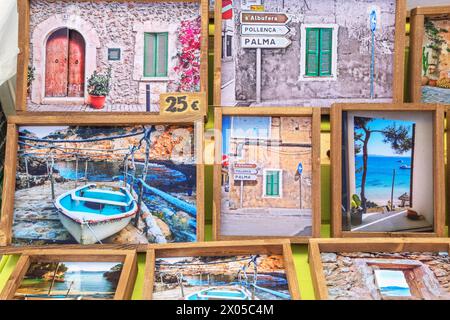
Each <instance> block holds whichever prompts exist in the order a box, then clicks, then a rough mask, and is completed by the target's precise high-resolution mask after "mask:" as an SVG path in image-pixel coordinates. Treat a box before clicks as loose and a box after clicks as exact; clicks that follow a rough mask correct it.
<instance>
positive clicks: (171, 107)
mask: <svg viewBox="0 0 450 320" xmlns="http://www.w3.org/2000/svg"><path fill="white" fill-rule="evenodd" d="M159 99H160V101H159V113H160V114H165V115H174V114H204V105H205V100H206V95H205V94H204V93H200V92H195V93H194V92H177V93H163V94H161V95H160V98H159Z"/></svg>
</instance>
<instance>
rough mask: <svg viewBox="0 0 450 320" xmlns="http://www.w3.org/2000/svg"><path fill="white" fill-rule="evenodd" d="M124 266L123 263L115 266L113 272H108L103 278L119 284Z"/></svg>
mask: <svg viewBox="0 0 450 320" xmlns="http://www.w3.org/2000/svg"><path fill="white" fill-rule="evenodd" d="M122 267H123V265H122V264H121V263H119V264H117V265H115V266H114V267H112V268H111V270H109V271H106V272H105V273H104V274H103V276H104V277H105V278H106V279H107V280H108V281H110V282H112V283H118V282H119V278H120V275H121V273H122Z"/></svg>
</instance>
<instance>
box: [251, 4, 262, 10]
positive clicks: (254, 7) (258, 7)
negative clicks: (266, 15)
mask: <svg viewBox="0 0 450 320" xmlns="http://www.w3.org/2000/svg"><path fill="white" fill-rule="evenodd" d="M250 10H251V11H264V6H262V5H251V6H250Z"/></svg>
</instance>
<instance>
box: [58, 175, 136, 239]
mask: <svg viewBox="0 0 450 320" xmlns="http://www.w3.org/2000/svg"><path fill="white" fill-rule="evenodd" d="M55 206H56V208H57V209H58V216H59V219H60V221H61V223H62V224H63V226H64V227H65V228H66V229H67V231H69V233H70V234H71V235H72V236H73V237H74V238H75V240H76V241H77V242H78V243H80V244H94V243H98V242H101V240H103V239H105V238H107V237H109V236H112V235H113V234H116V233H117V232H119V231H120V230H122V229H123V228H125V227H126V226H127V225H128V224H129V222H130V220H131V219H132V218H133V217H134V216H135V214H136V212H137V210H138V205H137V203H136V200H135V199H134V198H133V196H132V195H131V194H130V192H129V191H128V190H127V189H126V188H123V187H111V186H104V185H98V184H87V185H84V186H81V187H79V188H76V189H73V190H70V191H68V192H66V193H64V194H62V195H60V196H59V197H58V198H57V199H56V200H55Z"/></svg>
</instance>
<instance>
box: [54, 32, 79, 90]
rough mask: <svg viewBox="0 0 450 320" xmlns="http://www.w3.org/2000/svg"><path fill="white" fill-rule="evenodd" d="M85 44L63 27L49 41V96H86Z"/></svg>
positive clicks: (76, 33) (76, 34) (77, 34)
mask: <svg viewBox="0 0 450 320" xmlns="http://www.w3.org/2000/svg"><path fill="white" fill-rule="evenodd" d="M85 55H86V43H85V41H84V38H83V36H82V35H81V34H80V33H79V32H78V31H75V30H71V29H68V28H61V29H58V30H56V31H55V32H53V33H52V34H51V35H50V37H49V38H48V40H47V44H46V59H45V96H46V97H84V86H85V80H84V77H85V70H84V69H85V58H86V57H85Z"/></svg>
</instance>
